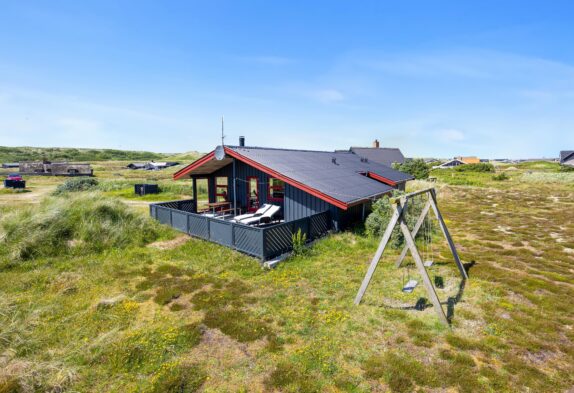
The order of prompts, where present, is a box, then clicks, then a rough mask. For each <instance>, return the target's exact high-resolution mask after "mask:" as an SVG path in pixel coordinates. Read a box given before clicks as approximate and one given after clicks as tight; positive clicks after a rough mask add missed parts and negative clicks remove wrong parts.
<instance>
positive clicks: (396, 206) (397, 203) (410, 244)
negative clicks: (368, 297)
mask: <svg viewBox="0 0 574 393" xmlns="http://www.w3.org/2000/svg"><path fill="white" fill-rule="evenodd" d="M424 194H426V195H427V197H428V200H427V202H426V204H425V206H424V207H423V209H422V211H421V214H420V216H419V218H418V219H417V221H416V223H415V226H414V228H413V229H412V231H411V230H409V227H408V226H407V222H406V219H405V215H406V212H407V207H408V203H409V200H412V199H413V198H415V197H422V196H423V195H424ZM391 205H392V207H393V215H392V216H391V219H390V221H389V225H388V226H387V228H386V230H385V233H384V234H383V237H382V239H381V242H380V243H379V247H378V248H377V252H376V253H375V256H374V257H373V260H372V261H371V264H370V265H369V269H368V270H367V274H366V275H365V278H364V279H363V283H362V284H361V288H360V289H359V292H358V293H357V296H356V297H355V304H356V305H358V304H359V303H360V302H361V300H362V299H363V296H364V295H365V292H366V291H367V288H368V286H369V283H370V282H371V278H372V277H373V274H374V273H375V270H376V269H377V265H378V264H379V261H380V259H381V257H382V256H383V253H384V251H385V248H386V246H387V244H388V242H389V240H390V238H391V235H392V233H393V229H394V228H395V226H396V225H397V224H398V225H399V227H400V229H401V232H402V234H403V236H404V238H405V242H406V245H405V247H404V248H403V250H402V252H401V254H400V256H399V258H398V260H397V262H396V264H395V265H396V267H397V268H398V267H400V266H401V264H402V262H403V260H404V258H405V257H406V255H407V252H409V251H410V253H411V255H412V257H413V259H414V261H415V265H416V267H417V270H418V272H419V274H420V276H421V278H422V280H423V284H424V286H425V289H426V291H427V293H428V296H429V298H430V301H431V303H432V304H433V306H434V309H435V311H436V313H437V315H438V317H439V319H440V321H441V322H442V323H444V324H445V325H448V324H449V321H448V319H447V316H446V314H445V312H444V310H443V308H442V305H441V303H440V300H439V298H438V296H437V294H436V291H435V288H434V285H433V283H432V281H431V279H430V278H429V275H428V272H427V269H426V267H427V266H428V265H429V263H427V262H423V260H422V258H421V255H420V253H419V250H418V248H417V245H416V242H415V238H416V236H417V233H418V232H419V230H420V229H421V227H422V226H423V224H424V222H425V218H426V217H427V216H428V215H429V214H430V210H431V209H432V210H433V212H434V214H435V216H436V219H437V220H438V224H439V226H440V229H441V231H442V233H443V235H444V237H445V238H446V241H447V242H448V245H449V248H450V251H451V253H452V256H453V257H454V261H455V263H456V265H457V267H458V270H459V272H460V275H461V277H462V279H463V280H467V279H468V275H467V273H466V270H465V269H464V266H463V264H462V262H461V261H460V258H459V256H458V253H457V251H456V247H455V245H454V242H453V240H452V238H451V236H450V233H449V231H448V228H447V227H446V224H445V222H444V219H443V217H442V214H441V213H440V210H439V208H438V205H437V201H436V192H435V189H434V188H427V189H425V190H421V191H417V192H412V193H410V194H406V195H402V196H400V197H398V198H391ZM430 264H432V262H430ZM425 265H426V266H425ZM409 285H410V286H411V287H414V285H416V282H415V283H414V285H413V284H412V282H411V281H409V283H407V286H409Z"/></svg>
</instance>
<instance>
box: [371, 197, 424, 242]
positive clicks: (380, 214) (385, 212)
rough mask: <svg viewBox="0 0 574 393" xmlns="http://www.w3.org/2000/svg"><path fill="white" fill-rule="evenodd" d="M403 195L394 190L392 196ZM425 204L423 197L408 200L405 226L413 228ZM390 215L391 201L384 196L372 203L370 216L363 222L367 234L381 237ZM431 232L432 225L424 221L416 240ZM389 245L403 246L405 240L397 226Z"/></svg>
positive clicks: (391, 211) (391, 213) (391, 210)
mask: <svg viewBox="0 0 574 393" xmlns="http://www.w3.org/2000/svg"><path fill="white" fill-rule="evenodd" d="M403 194H404V192H402V191H398V190H395V191H393V195H392V196H393V197H399V196H400V195H403ZM425 202H426V199H425V197H415V198H412V199H410V200H409V203H408V206H407V212H406V216H405V218H406V222H407V225H408V226H409V228H410V229H411V230H412V228H413V227H414V226H415V223H416V221H417V219H418V217H419V215H420V213H421V212H422V209H423V207H424V204H425ZM429 214H432V213H429ZM392 215H393V208H392V206H391V201H390V198H389V197H388V196H385V197H383V198H381V199H379V200H377V201H376V202H375V203H373V211H372V212H371V214H369V216H368V217H367V220H366V221H365V228H366V231H367V234H368V235H369V236H375V237H381V236H383V234H384V233H385V230H386V229H387V226H388V225H389V221H390V220H391V217H392ZM433 230H434V227H433V225H432V222H431V221H430V220H425V221H424V223H423V225H422V226H421V228H420V230H419V232H418V236H417V238H418V237H419V236H423V235H424V234H427V233H429V234H430V233H432V231H433ZM426 240H429V239H426ZM389 244H390V246H391V247H393V248H401V247H403V246H404V244H405V238H404V236H403V233H402V232H401V230H400V228H399V226H398V225H395V229H394V230H393V236H392V237H391V241H390V243H389Z"/></svg>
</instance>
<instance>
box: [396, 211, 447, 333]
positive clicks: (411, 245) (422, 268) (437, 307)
mask: <svg viewBox="0 0 574 393" xmlns="http://www.w3.org/2000/svg"><path fill="white" fill-rule="evenodd" d="M399 222H400V226H401V231H402V232H403V235H404V236H405V240H406V242H407V245H408V247H409V250H410V252H411V255H412V256H413V259H414V260H415V264H416V265H417V269H418V270H419V274H420V275H421V277H422V279H423V284H424V286H425V288H426V290H427V293H428V295H429V297H430V300H431V302H432V304H433V306H434V309H435V311H436V313H437V315H438V317H439V319H440V320H441V322H442V323H444V324H445V325H448V319H447V318H446V315H445V313H444V310H443V309H442V306H441V304H440V300H439V298H438V296H437V294H436V292H435V290H434V287H433V285H432V282H431V280H430V278H429V276H428V273H427V270H426V269H425V266H424V264H423V261H422V260H421V256H420V255H419V252H418V251H417V246H416V244H415V240H414V239H413V237H412V236H411V233H410V231H409V228H408V226H407V224H406V222H405V220H404V218H403V216H401V217H400V219H399Z"/></svg>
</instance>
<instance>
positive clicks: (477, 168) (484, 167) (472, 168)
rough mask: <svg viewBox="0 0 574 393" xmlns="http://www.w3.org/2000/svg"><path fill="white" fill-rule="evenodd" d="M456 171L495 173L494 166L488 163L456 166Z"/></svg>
mask: <svg viewBox="0 0 574 393" xmlns="http://www.w3.org/2000/svg"><path fill="white" fill-rule="evenodd" d="M452 169H453V170H454V171H457V172H494V171H495V169H494V165H492V164H490V163H487V162H481V163H478V164H465V165H459V166H455V167H454V168H452Z"/></svg>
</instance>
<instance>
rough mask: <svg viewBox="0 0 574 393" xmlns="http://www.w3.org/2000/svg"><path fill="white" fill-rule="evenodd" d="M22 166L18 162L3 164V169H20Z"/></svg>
mask: <svg viewBox="0 0 574 393" xmlns="http://www.w3.org/2000/svg"><path fill="white" fill-rule="evenodd" d="M19 167H20V164H19V163H17V162H5V163H3V164H2V168H19Z"/></svg>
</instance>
